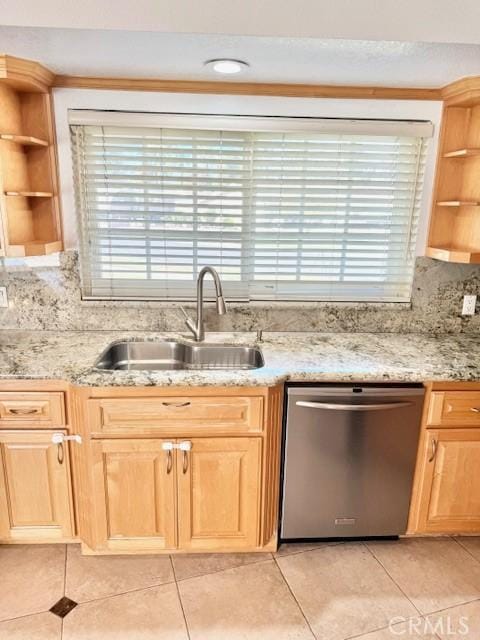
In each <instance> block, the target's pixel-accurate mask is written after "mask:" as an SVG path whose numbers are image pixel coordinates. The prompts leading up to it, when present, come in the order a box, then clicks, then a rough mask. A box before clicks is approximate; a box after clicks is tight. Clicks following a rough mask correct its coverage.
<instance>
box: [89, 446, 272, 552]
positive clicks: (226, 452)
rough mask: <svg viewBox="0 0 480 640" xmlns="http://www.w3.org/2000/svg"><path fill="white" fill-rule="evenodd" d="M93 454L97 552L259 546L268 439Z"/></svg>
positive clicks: (123, 448)
mask: <svg viewBox="0 0 480 640" xmlns="http://www.w3.org/2000/svg"><path fill="white" fill-rule="evenodd" d="M91 448H92V456H93V457H92V461H93V473H94V478H93V489H94V496H95V509H94V512H95V513H96V539H95V541H94V548H95V549H97V550H108V551H111V552H122V551H127V552H128V551H129V550H132V549H134V550H136V551H144V552H148V551H162V550H168V549H170V550H174V549H177V548H179V549H182V550H185V551H188V550H197V549H201V550H208V549H211V550H212V551H214V550H217V551H218V550H223V549H232V548H235V549H241V548H254V547H256V546H257V545H258V544H259V525H260V518H259V515H260V511H259V506H260V479H261V438H196V439H192V440H166V439H149V440H144V439H141V440H139V439H127V440H123V439H122V440H92V442H91Z"/></svg>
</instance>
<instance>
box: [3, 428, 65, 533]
mask: <svg viewBox="0 0 480 640" xmlns="http://www.w3.org/2000/svg"><path fill="white" fill-rule="evenodd" d="M53 433H55V432H54V431H28V430H23V431H8V430H4V431H0V454H1V457H0V542H2V543H5V542H42V541H43V542H55V541H61V540H65V539H70V538H71V537H72V536H73V521H72V514H73V511H72V496H71V483H70V458H69V451H68V447H66V446H63V447H61V448H59V445H56V444H53V443H52V435H53Z"/></svg>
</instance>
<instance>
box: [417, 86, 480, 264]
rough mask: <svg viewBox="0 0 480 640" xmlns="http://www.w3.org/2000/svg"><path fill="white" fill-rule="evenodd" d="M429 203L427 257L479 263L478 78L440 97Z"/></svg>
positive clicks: (479, 155)
mask: <svg viewBox="0 0 480 640" xmlns="http://www.w3.org/2000/svg"><path fill="white" fill-rule="evenodd" d="M452 86H453V85H452ZM467 89H468V90H467ZM434 203H435V204H434V206H433V210H432V216H431V220H430V230H429V240H428V247H427V251H426V254H427V256H430V257H431V258H436V259H437V260H444V261H446V262H462V263H467V264H480V78H476V79H474V78H472V79H469V84H468V87H466V86H464V83H463V84H462V83H458V86H456V88H455V87H453V88H452V89H449V91H448V92H447V93H446V95H445V105H444V112H443V121H442V131H441V134H440V148H439V156H438V163H437V176H436V183H435V191H434Z"/></svg>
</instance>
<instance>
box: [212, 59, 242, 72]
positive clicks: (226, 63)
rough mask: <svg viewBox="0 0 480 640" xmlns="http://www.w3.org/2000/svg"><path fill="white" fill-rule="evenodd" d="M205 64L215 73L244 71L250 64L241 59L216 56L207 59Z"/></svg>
mask: <svg viewBox="0 0 480 640" xmlns="http://www.w3.org/2000/svg"><path fill="white" fill-rule="evenodd" d="M205 66H206V67H208V68H209V69H213V71H215V73H223V74H234V73H241V72H242V71H245V69H247V67H249V66H250V65H249V64H248V62H244V61H243V60H232V59H230V58H217V59H215V60H207V61H206V62H205Z"/></svg>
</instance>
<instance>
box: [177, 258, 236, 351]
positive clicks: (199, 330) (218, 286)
mask: <svg viewBox="0 0 480 640" xmlns="http://www.w3.org/2000/svg"><path fill="white" fill-rule="evenodd" d="M207 273H209V274H210V275H211V276H212V278H213V282H214V284H215V295H216V303H217V313H218V315H219V316H223V315H225V314H226V313H227V307H226V305H225V300H224V298H223V290H222V283H221V282H220V276H219V275H218V273H217V272H216V271H215V269H214V268H213V267H203V269H202V270H201V271H200V273H199V274H198V278H197V323H196V324H195V323H194V322H193V320H192V319H191V318H190V317H189V315H188V314H187V312H186V311H185V309H184V308H183V307H180V308H181V310H182V313H183V315H184V316H185V324H186V325H187V327H188V328H189V329H190V331H191V332H192V333H193V337H194V339H195V341H196V342H202V340H204V339H205V328H204V326H203V280H204V278H205V276H206V274H207Z"/></svg>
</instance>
